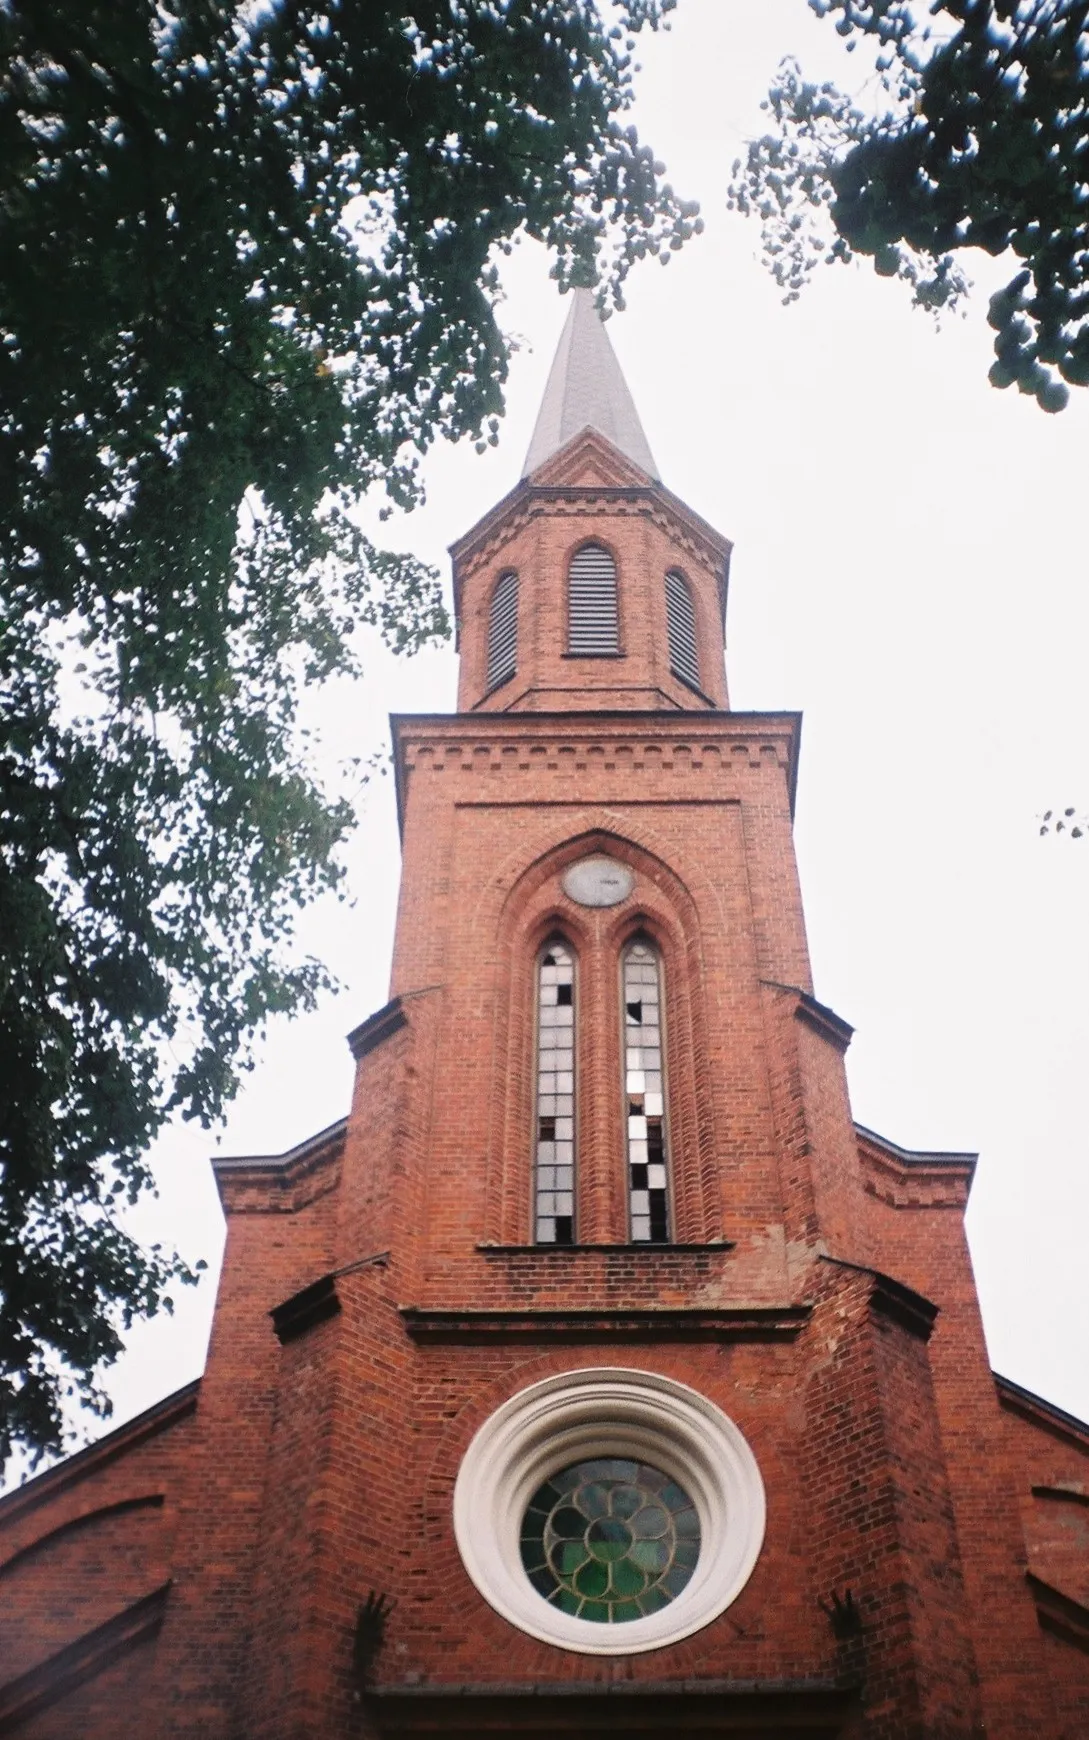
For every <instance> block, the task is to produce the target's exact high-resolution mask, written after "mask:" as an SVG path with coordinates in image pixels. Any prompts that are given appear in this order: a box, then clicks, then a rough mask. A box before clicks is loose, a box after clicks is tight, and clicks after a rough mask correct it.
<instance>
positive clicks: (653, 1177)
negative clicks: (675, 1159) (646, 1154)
mask: <svg viewBox="0 0 1089 1740" xmlns="http://www.w3.org/2000/svg"><path fill="white" fill-rule="evenodd" d="M647 1183H648V1184H649V1186H650V1188H651V1190H664V1189H665V1187H666V1169H665V1167H664V1166H648V1167H647Z"/></svg>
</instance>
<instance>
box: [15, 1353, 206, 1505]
mask: <svg viewBox="0 0 1089 1740" xmlns="http://www.w3.org/2000/svg"><path fill="white" fill-rule="evenodd" d="M199 1393H200V1379H199V1378H194V1380H193V1382H192V1383H190V1384H186V1385H185V1386H184V1388H183V1389H180V1390H175V1391H174V1392H173V1394H172V1395H169V1396H164V1397H163V1399H162V1401H161V1402H156V1403H155V1405H154V1407H151V1408H146V1409H145V1410H144V1412H143V1413H142V1414H137V1415H136V1417H135V1419H132V1420H126V1422H125V1424H124V1425H123V1426H117V1427H115V1428H114V1430H113V1431H112V1432H110V1433H108V1434H107V1435H106V1437H104V1438H99V1440H98V1441H97V1443H95V1444H88V1445H87V1447H86V1449H84V1450H77V1451H75V1452H74V1453H73V1454H72V1455H71V1456H66V1457H65V1458H64V1461H63V1462H58V1463H57V1465H56V1466H55V1467H54V1468H47V1469H45V1471H44V1472H43V1473H41V1474H37V1475H35V1476H34V1477H33V1478H32V1479H31V1480H28V1481H26V1482H25V1483H24V1485H22V1486H17V1487H16V1488H15V1490H14V1492H8V1493H5V1494H4V1495H3V1496H2V1497H0V1520H2V1521H3V1522H4V1523H5V1524H6V1523H11V1522H14V1521H15V1519H16V1518H17V1517H21V1516H25V1515H28V1514H29V1513H30V1512H31V1511H32V1510H35V1509H36V1508H37V1506H38V1505H40V1504H46V1503H48V1502H49V1501H50V1500H52V1499H54V1498H56V1497H57V1496H58V1494H60V1493H61V1492H63V1491H64V1489H65V1488H66V1487H68V1486H74V1485H75V1484H76V1482H77V1481H80V1480H86V1479H87V1478H88V1477H89V1476H91V1475H95V1474H98V1473H100V1471H101V1470H102V1469H103V1468H105V1467H106V1466H107V1465H108V1464H109V1463H110V1462H114V1461H116V1460H117V1458H118V1457H120V1456H124V1455H126V1454H127V1453H128V1451H130V1450H135V1449H136V1447H137V1445H138V1444H143V1443H144V1442H145V1441H146V1440H147V1439H148V1438H155V1437H158V1435H159V1434H160V1433H161V1432H169V1431H170V1429H171V1427H172V1426H177V1425H178V1424H180V1422H181V1421H182V1420H187V1419H188V1418H189V1416H190V1415H191V1414H193V1413H195V1412H196V1406H197V1397H198V1395H199Z"/></svg>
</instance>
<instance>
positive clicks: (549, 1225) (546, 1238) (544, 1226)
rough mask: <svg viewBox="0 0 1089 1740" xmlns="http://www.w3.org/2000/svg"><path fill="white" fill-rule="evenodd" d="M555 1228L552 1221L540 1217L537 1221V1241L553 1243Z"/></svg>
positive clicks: (544, 1243) (539, 1242)
mask: <svg viewBox="0 0 1089 1740" xmlns="http://www.w3.org/2000/svg"><path fill="white" fill-rule="evenodd" d="M555 1242H556V1228H555V1225H554V1223H553V1222H552V1221H550V1220H545V1219H543V1218H542V1219H541V1220H539V1221H538V1222H537V1243H538V1244H539V1245H554V1244H555Z"/></svg>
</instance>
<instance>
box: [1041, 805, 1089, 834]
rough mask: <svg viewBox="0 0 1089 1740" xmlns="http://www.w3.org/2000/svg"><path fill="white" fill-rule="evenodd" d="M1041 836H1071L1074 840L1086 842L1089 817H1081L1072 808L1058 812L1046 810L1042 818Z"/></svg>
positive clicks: (1088, 831) (1088, 832) (1088, 830)
mask: <svg viewBox="0 0 1089 1740" xmlns="http://www.w3.org/2000/svg"><path fill="white" fill-rule="evenodd" d="M1040 832H1041V834H1069V835H1070V838H1071V839H1072V840H1084V838H1085V836H1086V835H1087V834H1089V817H1087V816H1079V815H1078V812H1077V810H1075V809H1073V808H1070V809H1065V810H1062V811H1061V812H1057V811H1055V810H1045V811H1044V813H1043V815H1042V816H1041V817H1040Z"/></svg>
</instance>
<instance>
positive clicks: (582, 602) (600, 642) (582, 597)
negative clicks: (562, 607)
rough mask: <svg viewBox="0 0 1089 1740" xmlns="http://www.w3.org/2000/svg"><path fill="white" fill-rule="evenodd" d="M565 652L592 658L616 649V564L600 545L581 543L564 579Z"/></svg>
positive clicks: (618, 633)
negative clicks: (565, 597) (565, 594)
mask: <svg viewBox="0 0 1089 1740" xmlns="http://www.w3.org/2000/svg"><path fill="white" fill-rule="evenodd" d="M567 650H568V652H572V653H581V654H583V655H584V656H586V657H590V658H592V657H593V656H594V655H595V654H601V653H615V652H619V650H620V632H619V619H618V615H617V608H616V563H615V562H614V561H613V559H612V557H611V556H610V554H609V552H608V550H606V549H604V548H603V547H602V545H601V544H583V546H582V549H581V550H576V551H575V554H574V555H573V556H572V558H571V567H570V569H569V571H568V576H567Z"/></svg>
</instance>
